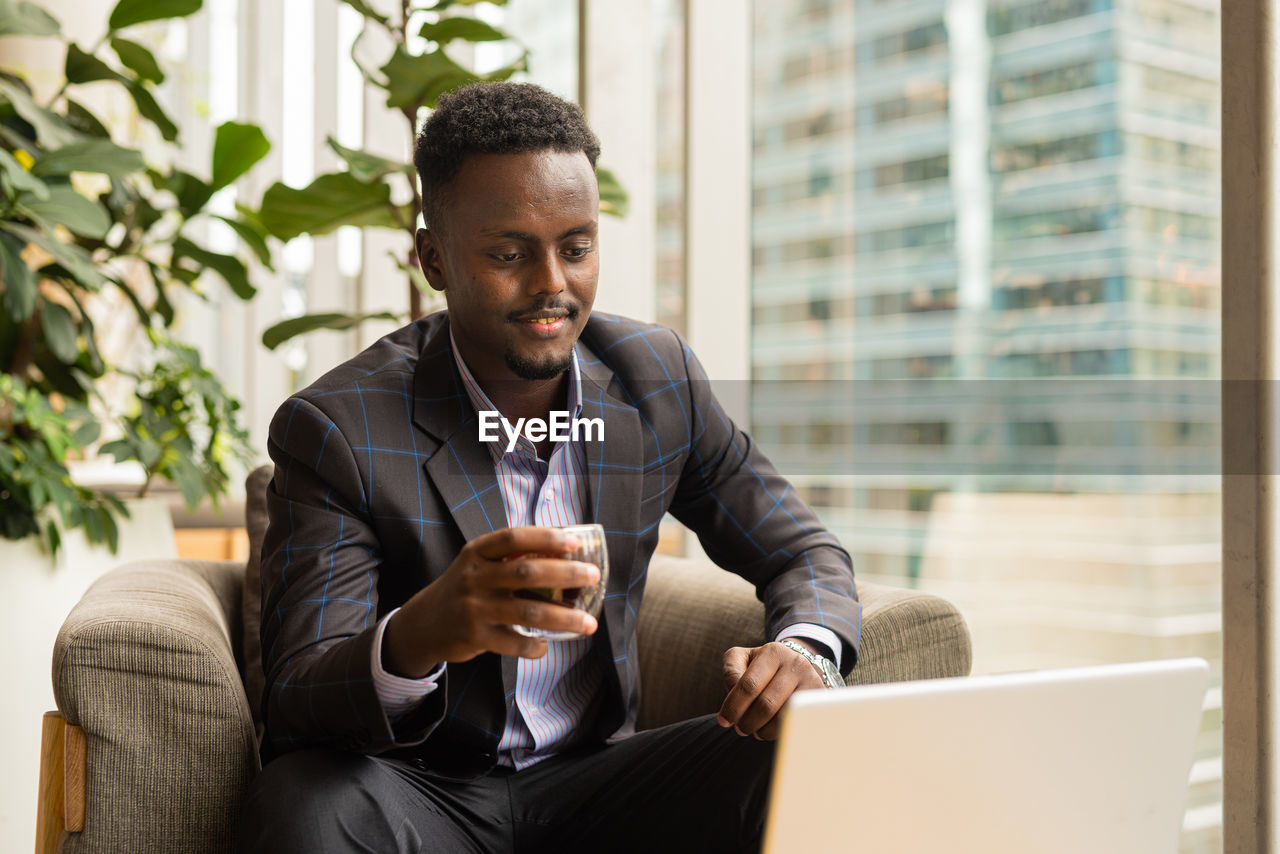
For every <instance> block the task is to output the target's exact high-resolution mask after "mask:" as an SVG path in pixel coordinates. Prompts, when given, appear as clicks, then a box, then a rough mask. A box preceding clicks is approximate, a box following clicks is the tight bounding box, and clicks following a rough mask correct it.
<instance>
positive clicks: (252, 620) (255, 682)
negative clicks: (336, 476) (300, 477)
mask: <svg viewBox="0 0 1280 854" xmlns="http://www.w3.org/2000/svg"><path fill="white" fill-rule="evenodd" d="M272 472H273V468H272V467H271V466H258V467H257V468H256V469H254V470H253V471H251V472H249V477H248V478H246V479H245V483H244V525H245V530H246V531H247V532H248V534H249V563H248V565H247V566H246V567H245V573H244V595H243V597H242V598H241V604H240V607H241V617H242V620H241V623H242V625H243V627H244V628H243V631H244V638H243V647H242V648H243V649H244V690H245V693H246V694H247V695H248V697H249V709H250V710H251V711H252V712H253V724H254V728H255V729H256V730H257V733H258V740H259V741H261V740H262V692H263V691H264V690H266V682H267V680H266V677H265V676H264V675H263V672H262V634H261V631H262V571H261V564H262V538H263V537H265V536H266V534H267V485H268V484H269V483H270V482H271V475H272Z"/></svg>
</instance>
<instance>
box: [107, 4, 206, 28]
mask: <svg viewBox="0 0 1280 854" xmlns="http://www.w3.org/2000/svg"><path fill="white" fill-rule="evenodd" d="M200 6H201V0H120V2H119V3H117V4H116V7H115V8H114V9H112V10H111V18H110V19H109V20H108V21H107V26H109V27H111V29H112V30H122V29H124V28H125V27H132V26H133V25H134V24H141V23H143V22H144V21H161V20H164V19H165V18H185V17H186V16H188V15H191V14H194V13H195V12H199V11H200Z"/></svg>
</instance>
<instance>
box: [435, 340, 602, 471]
mask: <svg viewBox="0 0 1280 854" xmlns="http://www.w3.org/2000/svg"><path fill="white" fill-rule="evenodd" d="M449 347H450V349H452V350H453V361H454V363H455V364H457V366H458V373H459V374H460V375H461V377H462V385H463V387H464V388H466V390H467V397H468V398H469V399H470V400H471V405H472V406H473V407H474V408H475V410H476V411H477V412H481V411H489V412H497V411H498V407H496V406H494V405H493V401H491V400H490V399H489V395H487V394H485V393H484V389H482V388H481V387H480V384H479V383H478V382H476V378H475V376H474V375H473V374H472V373H471V369H470V368H468V367H467V363H466V360H464V359H463V358H462V354H461V353H459V352H458V342H456V341H454V340H453V328H452V327H450V328H449ZM568 410H569V417H570V418H578V417H579V416H581V415H582V373H581V371H580V369H579V367H578V345H577V344H574V345H573V349H572V350H570V351H569V400H568ZM489 447H490V449H491V450H492V451H493V454H494V456H495V457H501V456H502V455H503V454H505V453H506V444H505V443H503V442H493V443H491V444H490V446H489ZM516 447H517V449H519V448H524V449H525V450H526V451H527V452H528V453H530V454H533V453H534V450H533V443H532V442H530V441H529V440H528V439H527V438H526V437H525V436H524V435H523V434H522V435H521V436H520V440H519V442H518V443H517V444H516Z"/></svg>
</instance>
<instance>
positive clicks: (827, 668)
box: [779, 638, 844, 688]
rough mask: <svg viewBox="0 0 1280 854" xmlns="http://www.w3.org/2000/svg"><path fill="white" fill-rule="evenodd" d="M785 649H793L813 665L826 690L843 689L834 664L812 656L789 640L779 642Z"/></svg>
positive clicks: (821, 657)
mask: <svg viewBox="0 0 1280 854" xmlns="http://www.w3.org/2000/svg"><path fill="white" fill-rule="evenodd" d="M779 643H781V644H782V645H783V646H785V647H786V648H787V649H793V650H795V651H796V652H798V653H800V654H801V655H803V656H804V657H805V658H807V659H809V663H810V664H812V665H813V669H814V670H817V671H818V675H819V676H821V677H822V684H823V685H825V686H826V687H828V688H843V687H844V679H842V678H841V676H840V671H839V670H836V665H835V662H833V661H832V660H831V659H829V658H826V657H825V656H821V655H814V654H813V653H811V652H809V650H808V649H806V648H805V647H804V645H803V644H798V643H796V642H795V641H793V640H792V639H791V638H783V639H782V640H781V641H779Z"/></svg>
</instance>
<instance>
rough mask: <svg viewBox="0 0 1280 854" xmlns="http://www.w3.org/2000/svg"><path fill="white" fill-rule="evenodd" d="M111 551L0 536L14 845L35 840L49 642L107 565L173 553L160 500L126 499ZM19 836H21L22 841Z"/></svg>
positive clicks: (2, 803)
mask: <svg viewBox="0 0 1280 854" xmlns="http://www.w3.org/2000/svg"><path fill="white" fill-rule="evenodd" d="M125 504H127V505H128V507H129V512H130V514H131V518H129V519H121V520H120V548H119V550H118V552H117V553H116V554H115V555H112V554H111V553H110V552H109V551H107V549H106V548H105V547H103V546H90V545H89V544H88V543H86V542H85V539H84V537H83V535H82V534H81V533H80V532H79V531H72V532H68V533H67V534H66V536H65V537H64V539H63V547H62V550H61V551H60V552H59V554H58V558H57V560H56V562H55V561H54V560H53V559H52V558H51V557H50V556H49V555H48V554H46V553H45V552H42V551H41V550H40V548H39V547H38V545H37V543H36V540H35V539H33V538H28V539H26V540H19V541H13V540H5V539H0V651H3V653H4V655H5V665H4V671H3V673H4V675H3V680H4V684H5V694H6V699H5V701H4V703H3V705H0V732H5V733H8V734H9V737H8V738H5V739H4V740H3V741H2V742H0V768H4V769H5V773H4V775H3V776H0V839H7V840H9V841H10V842H11V843H12V844H13V846H14V850H21V849H23V848H28V849H29V848H30V847H31V846H32V845H33V844H34V840H35V815H36V779H37V775H38V773H39V769H40V718H41V715H43V714H44V713H45V712H47V711H50V710H52V709H54V708H56V707H55V706H54V702H53V680H52V676H51V673H52V663H53V642H54V639H55V638H56V637H57V635H58V629H59V628H61V626H62V621H63V620H64V619H66V616H67V614H68V612H70V610H71V608H72V607H73V606H74V605H75V604H76V602H78V601H79V600H80V597H81V596H82V595H83V594H84V591H85V590H86V589H87V588H88V587H89V585H90V584H92V583H93V582H94V581H95V580H96V579H97V578H98V577H99V576H101V575H102V574H103V573H105V572H107V571H108V570H109V569H111V568H113V567H116V566H119V565H120V564H122V563H126V562H128V561H132V560H143V559H148V558H174V557H176V556H177V555H176V552H175V549H174V544H173V522H172V521H171V520H170V517H169V506H168V504H167V503H166V502H165V501H164V499H160V498H143V499H129V500H126V502H125ZM23 840H25V841H23Z"/></svg>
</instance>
